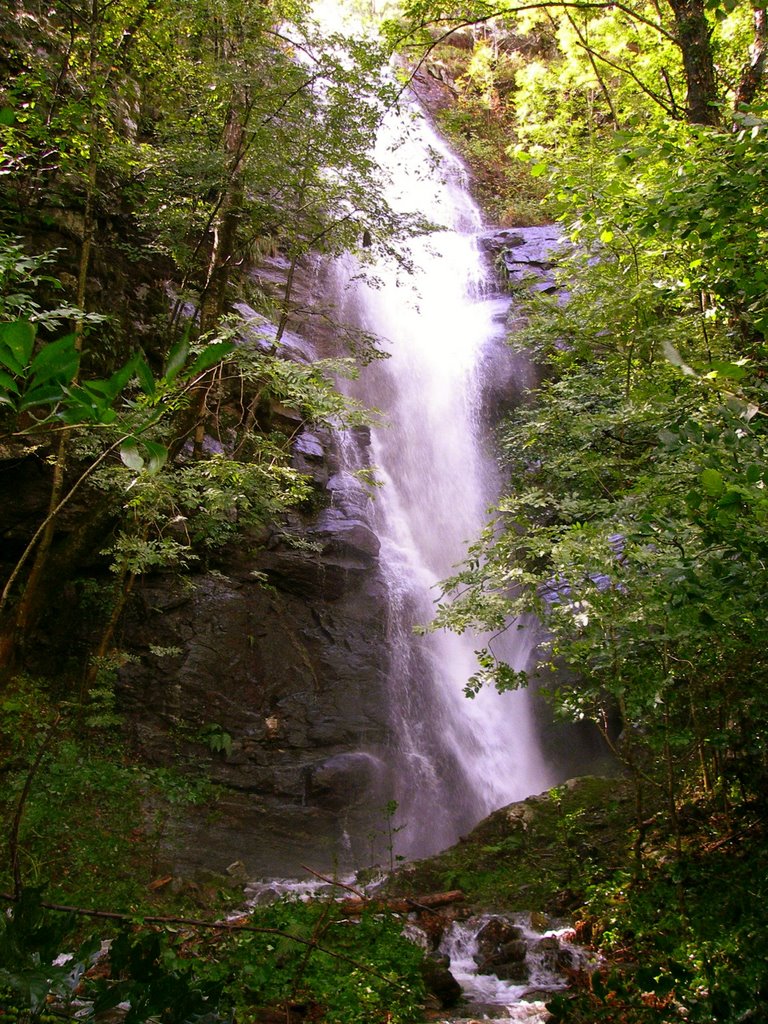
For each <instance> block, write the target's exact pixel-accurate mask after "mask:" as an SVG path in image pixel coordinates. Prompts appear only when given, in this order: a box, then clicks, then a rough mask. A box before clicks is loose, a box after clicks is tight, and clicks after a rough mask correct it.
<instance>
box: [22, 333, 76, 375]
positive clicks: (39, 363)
mask: <svg viewBox="0 0 768 1024" xmlns="http://www.w3.org/2000/svg"><path fill="white" fill-rule="evenodd" d="M79 366H80V353H79V352H78V351H77V349H76V348H75V336H74V334H68V335H66V337H64V338H59V340H58V341H52V342H51V343H50V344H49V345H46V346H45V348H43V349H41V350H40V352H38V354H37V355H36V356H35V358H34V359H33V360H32V365H31V366H30V368H29V372H30V375H31V376H32V378H33V379H34V382H35V384H36V385H38V384H44V383H46V382H47V381H50V380H56V381H61V382H62V383H64V384H69V382H70V381H71V380H73V379H74V377H75V376H76V374H77V371H78V367H79Z"/></svg>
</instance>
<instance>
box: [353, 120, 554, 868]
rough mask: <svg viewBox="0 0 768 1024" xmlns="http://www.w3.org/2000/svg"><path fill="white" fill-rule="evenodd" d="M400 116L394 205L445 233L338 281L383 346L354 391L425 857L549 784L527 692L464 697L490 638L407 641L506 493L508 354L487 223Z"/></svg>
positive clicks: (458, 168) (406, 791) (405, 790)
mask: <svg viewBox="0 0 768 1024" xmlns="http://www.w3.org/2000/svg"><path fill="white" fill-rule="evenodd" d="M405 123H406V125H407V130H406V134H405V137H404V138H403V137H402V124H403V117H402V114H401V116H400V129H398V127H397V126H393V125H390V126H389V127H386V126H385V130H384V131H383V132H382V138H381V143H380V151H379V154H378V156H379V161H380V164H381V166H382V169H383V170H384V172H385V173H386V175H387V176H388V180H389V186H388V189H389V195H388V199H389V201H390V203H391V204H392V206H393V207H394V208H395V209H396V210H398V211H401V212H406V211H408V212H413V211H418V212H420V213H421V214H422V215H424V216H425V217H426V218H427V219H428V220H429V221H430V222H431V223H433V224H435V225H439V226H440V228H439V230H436V231H433V232H431V233H429V234H426V235H425V236H423V237H421V238H418V239H416V240H415V241H414V242H413V243H412V245H411V252H412V259H413V271H412V273H410V274H409V273H407V272H405V271H404V270H403V268H401V267H397V266H394V265H392V264H388V263H384V262H382V263H381V265H379V266H377V267H376V268H375V276H376V279H377V283H376V284H375V285H374V284H370V283H366V281H365V279H364V276H363V277H361V275H360V274H359V273H358V271H359V267H358V266H357V265H355V264H353V263H352V262H351V261H346V262H341V263H339V264H338V265H337V267H336V269H335V276H336V284H335V288H336V291H337V293H338V294H337V302H338V304H339V306H340V309H341V315H342V318H343V319H344V320H346V321H348V322H354V323H356V324H357V325H358V326H360V327H362V328H363V329H365V330H367V331H370V332H372V333H374V334H376V335H378V336H379V337H380V338H382V339H383V347H384V348H385V350H386V351H387V352H388V353H389V358H388V359H386V360H381V361H379V362H376V363H374V364H372V365H371V366H369V367H368V368H367V369H366V370H365V371H364V373H363V379H362V382H361V383H360V385H359V387H358V390H357V392H356V396H357V397H359V398H362V399H363V400H364V401H365V402H366V403H367V404H368V405H370V406H372V407H374V408H376V409H378V410H379V411H380V413H381V421H380V422H379V423H378V424H377V425H375V426H374V428H373V430H372V440H371V461H372V462H373V464H374V465H375V467H376V471H377V475H378V477H379V479H380V481H381V483H382V485H383V486H382V487H381V488H380V489H379V492H378V493H377V496H376V498H375V501H374V503H373V504H374V508H373V513H372V517H373V522H374V527H375V529H376V532H377V534H378V536H379V539H380V541H381V555H380V558H381V567H382V572H383V573H384V576H385V578H386V583H387V588H388V595H389V596H388V603H389V623H388V640H389V650H390V664H389V687H390V693H389V699H390V702H391V719H392V751H390V753H389V758H390V761H391V764H392V773H393V783H392V785H393V789H394V793H393V796H394V799H396V800H397V802H398V810H397V815H396V819H395V821H394V825H395V826H396V827H398V828H399V829H400V831H399V832H398V834H397V846H398V849H399V851H400V852H401V853H403V854H404V855H407V856H421V855H426V854H428V853H432V852H434V851H436V850H438V849H441V848H444V847H445V846H447V845H449V844H450V843H452V842H454V841H455V840H456V838H457V837H458V836H459V835H460V834H461V833H462V832H463V831H466V830H467V829H468V828H470V827H471V826H472V825H474V824H475V823H476V822H477V821H479V820H480V819H481V818H482V817H484V816H485V815H486V814H488V813H489V812H490V811H492V810H494V809H495V808H497V807H500V806H502V805H504V804H506V803H509V802H511V801H514V800H517V799H522V798H523V797H525V796H527V795H529V794H531V793H532V792H539V791H541V790H542V789H544V788H546V786H547V785H549V784H551V780H550V778H549V775H548V772H547V769H546V767H545V765H544V763H543V760H542V758H541V756H540V753H539V750H538V746H537V742H536V739H535V733H534V729H533V724H532V715H531V710H530V702H529V695H528V694H527V693H525V692H517V693H506V694H503V695H499V694H497V693H496V692H495V691H493V690H490V689H485V690H483V691H482V692H481V693H480V694H479V695H478V696H477V697H476V698H475V699H473V700H469V699H467V698H466V697H465V696H464V692H463V689H464V686H465V684H466V682H467V680H468V679H469V678H470V676H471V675H472V674H473V673H474V672H475V670H476V668H477V662H476V658H475V655H474V651H475V649H476V648H479V647H482V646H483V643H484V641H483V639H482V638H478V637H476V636H474V635H472V634H471V633H467V634H464V635H461V636H458V635H454V634H449V633H446V632H438V633H432V634H428V635H427V636H424V637H418V636H416V635H415V634H414V626H416V625H418V624H425V623H428V622H429V621H430V619H431V618H432V617H433V614H434V602H435V600H436V599H437V597H438V596H439V595H438V590H437V589H436V584H437V582H438V581H439V580H441V579H444V578H445V577H447V576H449V575H451V574H452V572H453V570H454V568H455V566H456V565H457V564H458V563H460V562H461V561H462V560H463V558H464V557H465V555H466V551H467V545H468V544H469V543H471V542H472V541H473V540H474V539H476V538H477V536H478V534H479V533H480V531H481V529H482V528H483V526H484V524H485V521H486V511H487V508H488V506H489V505H490V504H491V503H492V501H493V500H494V498H495V496H496V495H497V489H498V480H497V475H496V466H495V461H494V458H493V454H492V450H491V448H490V445H489V443H488V436H487V435H488V429H487V426H486V425H485V424H484V423H483V421H482V420H483V417H482V415H481V407H482V394H483V386H484V380H483V366H484V361H487V354H488V352H489V350H490V348H491V347H493V346H495V347H496V349H498V347H499V345H500V338H501V335H502V333H503V320H504V316H505V312H506V309H507V306H508V302H509V300H508V298H505V297H503V296H501V295H500V294H499V293H498V290H495V289H494V286H493V281H492V276H491V274H490V272H489V269H488V267H487V264H486V262H485V260H484V258H483V254H482V252H481V250H480V248H479V246H478V244H477V235H478V233H479V232H480V231H481V230H482V226H483V225H482V218H481V215H480V212H479V210H478V208H477V206H476V205H475V203H474V202H473V200H472V198H471V197H470V194H469V192H468V189H467V183H466V176H465V172H464V169H463V167H462V165H461V164H460V162H459V161H458V160H457V158H456V157H455V156H454V155H453V154H452V153H451V152H450V150H449V149H448V148H447V146H446V145H445V143H444V142H443V141H442V140H441V139H440V138H439V137H438V136H437V135H436V133H435V132H434V131H433V130H432V129H431V127H430V126H429V124H428V123H427V122H426V120H425V119H424V118H423V117H422V116H421V115H420V114H419V113H418V111H415V110H411V111H409V112H408V114H407V116H406V118H405ZM350 468H354V465H352V466H351V467H350ZM501 643H503V645H504V647H503V648H502V647H501V646H500V644H501ZM531 645H532V639H531V637H530V636H526V635H525V634H524V633H521V632H518V631H510V632H509V634H508V635H507V636H506V637H504V638H503V639H502V641H500V643H499V644H495V650H497V652H498V653H499V654H500V655H501V656H502V657H504V658H505V660H507V661H509V662H510V663H511V664H513V665H514V666H515V667H516V668H518V669H520V668H524V667H525V666H526V665H527V664H528V662H529V660H530V657H531Z"/></svg>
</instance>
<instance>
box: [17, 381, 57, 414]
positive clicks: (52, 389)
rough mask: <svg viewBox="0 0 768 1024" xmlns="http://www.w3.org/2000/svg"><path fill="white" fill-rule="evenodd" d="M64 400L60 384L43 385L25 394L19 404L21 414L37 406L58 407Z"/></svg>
mask: <svg viewBox="0 0 768 1024" xmlns="http://www.w3.org/2000/svg"><path fill="white" fill-rule="evenodd" d="M62 398H64V391H63V389H62V387H61V385H60V384H56V383H51V384H41V385H40V386H39V387H34V388H32V389H31V390H30V391H27V392H26V393H25V395H24V397H23V398H22V399H21V401H20V402H19V412H24V411H25V410H26V409H33V408H34V407H35V406H36V405H56V404H57V403H58V402H60V401H61V400H62Z"/></svg>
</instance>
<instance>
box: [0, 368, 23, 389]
mask: <svg viewBox="0 0 768 1024" xmlns="http://www.w3.org/2000/svg"><path fill="white" fill-rule="evenodd" d="M0 387H3V388H5V389H6V391H13V393H14V394H15V395H18V394H19V389H18V387H17V385H16V381H15V380H14V379H13V377H11V376H10V375H9V374H7V373H5V372H4V371H3V370H0Z"/></svg>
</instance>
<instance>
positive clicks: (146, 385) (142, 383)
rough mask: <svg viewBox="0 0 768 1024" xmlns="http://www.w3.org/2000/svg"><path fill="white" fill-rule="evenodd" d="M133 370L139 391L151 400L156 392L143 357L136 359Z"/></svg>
mask: <svg viewBox="0 0 768 1024" xmlns="http://www.w3.org/2000/svg"><path fill="white" fill-rule="evenodd" d="M133 370H134V373H135V374H136V377H137V379H138V381H139V387H140V388H141V390H142V391H143V392H144V394H145V395H149V397H150V398H153V397H154V395H155V391H156V387H155V378H154V374H153V373H152V371H151V370H150V368H149V365H148V364H147V361H146V359H145V358H144V356H143V355H142V356H137V357H136V359H135V360H134V363H133Z"/></svg>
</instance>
